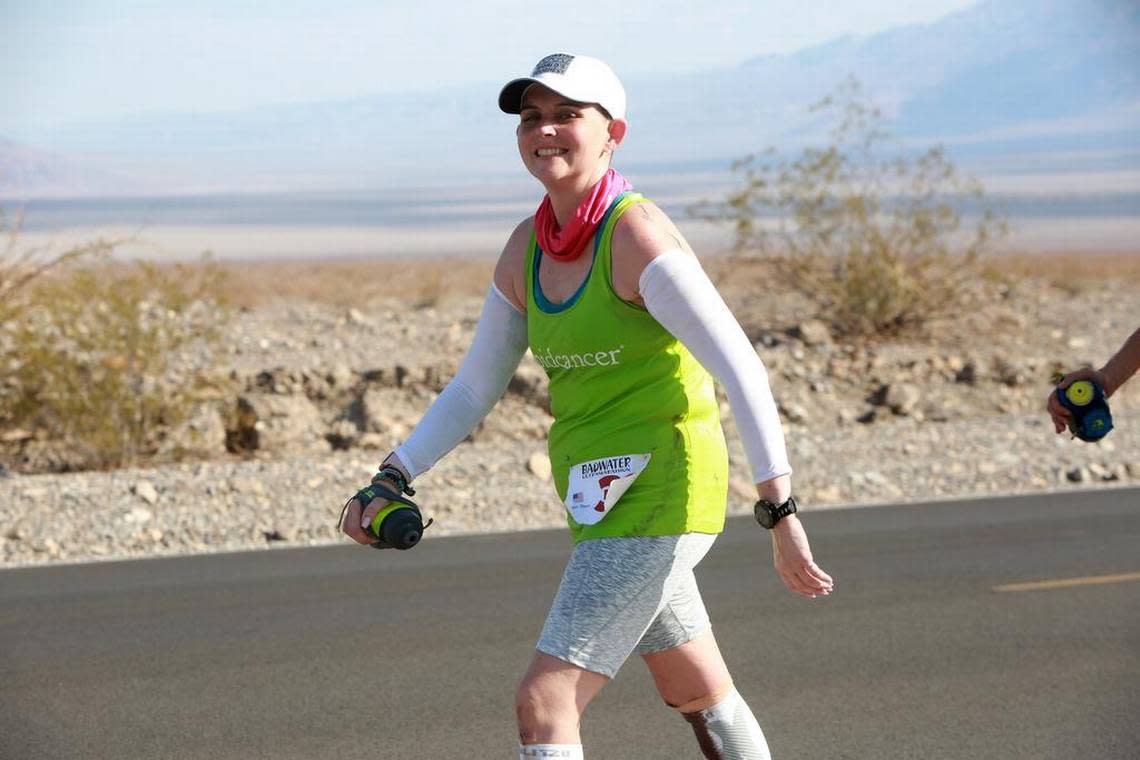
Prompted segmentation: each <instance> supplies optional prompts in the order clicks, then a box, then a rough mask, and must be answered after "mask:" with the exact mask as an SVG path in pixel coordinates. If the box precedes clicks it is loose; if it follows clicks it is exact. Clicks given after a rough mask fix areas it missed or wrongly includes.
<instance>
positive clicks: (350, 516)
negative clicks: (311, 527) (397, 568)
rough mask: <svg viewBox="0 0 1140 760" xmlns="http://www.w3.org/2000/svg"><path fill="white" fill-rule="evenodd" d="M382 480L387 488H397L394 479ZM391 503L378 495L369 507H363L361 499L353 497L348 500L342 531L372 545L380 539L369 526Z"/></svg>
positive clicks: (367, 544) (361, 542)
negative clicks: (361, 506)
mask: <svg viewBox="0 0 1140 760" xmlns="http://www.w3.org/2000/svg"><path fill="white" fill-rule="evenodd" d="M380 482H381V483H383V484H384V487H385V488H388V489H391V490H393V491H395V490H396V484H395V483H393V482H392V481H390V480H381V481H380ZM390 503H391V502H389V501H388V500H387V499H382V498H380V497H376V498H375V499H373V500H372V501H370V502H368V507H367V508H365V509H361V508H360V500H359V499H357V498H356V497H353V498H352V500H351V501H349V502H348V507H347V509H345V513H344V522H342V523H341V526H340V529H341V532H342V533H344V534H345V535H346V536H348V537H349V538H351V539H352V540H353V541H355V542H356V543H358V544H363V545H365V546H371V545H372V544H374V543H376V542H377V541H378V540H379V539H377V537H376V535H375V534H373V533H372V532H371V531H370V530H369V526H370V525H371V524H372V518H374V517H376V515H377V513H379V512H380V510H381V509H383V508H384V507H386V506H388V504H390Z"/></svg>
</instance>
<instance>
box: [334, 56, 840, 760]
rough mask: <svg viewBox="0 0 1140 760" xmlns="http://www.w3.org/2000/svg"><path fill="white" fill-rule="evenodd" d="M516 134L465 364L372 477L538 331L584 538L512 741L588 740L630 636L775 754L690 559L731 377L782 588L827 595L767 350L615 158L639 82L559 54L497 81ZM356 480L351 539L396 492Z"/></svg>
mask: <svg viewBox="0 0 1140 760" xmlns="http://www.w3.org/2000/svg"><path fill="white" fill-rule="evenodd" d="M499 106H500V108H501V109H502V110H503V111H505V112H507V113H509V114H518V116H519V124H518V128H517V132H516V134H517V140H518V148H519V153H520V155H521V157H522V161H523V164H524V166H525V167H526V168H527V170H528V171H529V172H530V173H531V174H532V175H533V176H534V177H535V178H536V179H537V180H538V181H539V182H540V183H541V184H542V186H543V188H544V189H545V190H546V196H545V198H544V199H543V201H542V204H541V205H540V206H539V208H538V210H537V212H536V213H535V214H534V216H533V217H529V218H527V219H525V220H524V221H522V222H521V223H520V224H519V225H518V226H517V227H516V228H515V230H514V232H513V234H512V235H511V236H510V239H509V240H508V242H507V244H506V246H505V248H504V250H503V253H502V255H501V256H500V258H499V261H498V263H497V265H496V268H495V273H494V280H493V283H492V285H491V288H490V292H489V293H488V295H487V298H486V301H485V303H484V306H483V312H482V314H481V316H480V319H479V323H478V326H477V328H476V331H475V337H474V339H473V342H472V345H471V348H470V349H469V351H468V354H467V356H466V357H465V358H464V360H463V363H462V364H461V366H460V368H459V370H458V372H457V374H456V377H455V378H454V379H453V380H452V381H451V382H450V383H449V384H448V386H447V387H446V388H445V389H444V391H443V392H442V393H441V394H440V396H439V398H438V399H437V400H436V401H435V402H434V403H433V404H432V405H431V407H430V408H429V409H428V411H427V412H426V414H425V415H424V417H423V419H422V420H421V421H420V423H419V424H418V425H417V426H416V428H415V430H414V431H413V432H412V434H411V435H410V436H409V438H408V440H407V441H405V442H404V443H403V444H402V445H400V446H399V447H397V449H396V450H395V451H394V452H393V453H392V454H390V455H389V456H388V457H387V458H386V459H385V461H384V464H383V465H382V466H381V472H380V473H379V475H378V478H380V479H381V481H384V482H386V483H387V484H388V485H389V486H390V487H391V488H392V489H393V490H402V489H406V487H407V483H409V482H411V481H412V480H413V479H414V478H415V477H416V476H418V475H420V474H421V473H423V472H424V471H426V470H428V469H429V468H430V467H431V466H432V465H434V464H435V462H437V461H438V460H439V459H440V458H441V457H442V456H444V455H445V454H446V453H447V452H448V451H450V450H451V449H452V448H454V446H455V445H457V444H458V443H459V442H460V441H462V440H463V439H464V438H466V436H467V435H468V433H469V432H470V431H471V430H472V429H473V428H474V426H475V425H476V424H478V422H479V420H481V419H482V418H483V416H485V415H486V414H487V412H488V411H490V409H491V408H492V407H493V406H494V405H495V403H496V402H497V401H498V399H499V398H500V397H501V396H502V394H503V392H504V391H505V389H506V387H507V384H508V382H509V380H510V378H511V377H512V375H513V373H514V371H515V369H516V367H517V366H518V363H519V361H520V360H521V358H522V356H523V354H524V353H525V352H526V350H527V348H529V349H530V350H531V353H532V354H533V355H534V357H535V359H537V360H538V362H539V363H540V364H541V365H542V366H543V367H544V368H545V370H546V373H547V375H548V377H549V380H550V399H551V411H552V414H553V417H554V423H553V425H552V426H551V429H550V434H549V451H550V461H551V464H552V467H553V477H554V484H555V488H556V490H557V492H558V496H559V498H560V499H561V500H562V502H563V504H564V506H565V508H566V511H567V522H568V525H569V528H570V532H571V535H572V538H573V541H574V549H573V553H572V554H571V557H570V560H569V562H568V564H567V567H566V570H565V573H564V575H563V578H562V582H561V585H560V587H559V589H558V593H557V595H556V597H555V599H554V602H553V605H552V607H551V610H550V613H549V616H548V617H547V620H546V623H545V626H544V627H543V630H542V633H541V635H540V637H539V641H538V643H537V646H536V652H535V655H534V659H533V660H532V662H531V664H530V667H529V669H528V670H527V672H526V675H525V676H524V677H523V679H522V682H521V683H520V684H519V687H518V692H517V697H516V711H517V717H518V729H519V741H520V748H519V757H520V758H543V757H555V758H582V757H583V750H582V746H581V739H580V736H579V730H578V726H579V719H580V717H581V714H582V712H583V710H584V709H585V708H586V706H587V705H588V704H589V703H590V701H591V700H592V699H593V698H594V696H596V695H597V694H598V692H599V691H600V690H601V689H602V687H603V686H605V684H606V683H608V682H609V681H610V680H611V679H612V678H613V677H614V676H615V675H616V673H617V671H618V669H619V668H620V667H621V665H622V664H623V663H624V662H625V660H626V659H627V658H628V657H629V656H630V655H631V654H632V653H634V652H636V653H637V654H638V655H640V656H641V657H642V659H643V660H644V661H645V663H646V665H647V666H648V667H649V669H650V671H651V672H652V674H653V678H654V681H655V683H656V685H657V689H658V691H659V692H660V694H661V697H662V698H663V699H664V701H665V702H666V703H667V704H668V705H669V706H671V707H672V708H675V709H676V710H677V711H678V712H679V713H680V714H681V716H682V717H683V718H684V719H685V720H686V721H688V722H689V723H690V724H691V725H692V727H693V731H694V733H695V734H696V737H697V741H698V743H699V745H700V748H701V751H702V752H703V753H704V755H705V757H708V758H768V757H769V754H768V747H767V744H766V742H765V739H764V735H763V733H762V731H761V729H760V726H759V725H758V723H757V721H756V718H755V717H754V716H753V714H752V712H751V710H750V709H749V707H748V705H747V704H745V702H744V700H743V699H742V698H741V696H740V694H739V693H738V692H737V691H736V689H735V688H734V686H733V683H732V678H731V676H730V675H729V672H728V669H727V667H726V666H725V663H724V660H723V659H722V657H721V654H720V651H719V649H718V648H717V644H716V639H715V638H714V636H713V633H712V630H711V626H710V623H709V619H708V615H707V613H706V611H705V607H704V604H703V602H702V601H701V596H700V592H699V590H698V588H697V584H696V579H695V576H694V574H693V568H694V567H695V566H696V564H697V563H698V562H699V561H700V560H701V558H702V557H703V556H704V555H705V554H706V553H707V552H708V550H709V548H710V547H711V546H712V544H713V542H714V541H715V539H716V536H717V534H718V533H720V531H721V530H722V529H723V527H724V518H725V506H726V500H727V481H728V456H727V451H726V447H725V442H724V436H723V432H722V430H721V427H720V418H719V409H718V404H717V400H716V395H715V392H714V386H713V377H714V376H715V377H716V378H717V379H718V380H719V381H720V382H721V383H722V384H723V386H724V387H725V390H726V393H727V395H728V398H729V403H730V404H731V407H732V411H733V415H734V417H735V419H736V422H737V427H738V428H739V430H740V434H741V438H742V440H743V442H744V446H745V451H746V453H747V455H748V460H749V464H750V467H751V472H752V478H753V481H754V482H755V483H756V487H757V495H758V497H759V498H758V501H757V502H756V506H755V511H756V516H757V519H758V521H759V522H760V523H761V524H762V525H763V526H764V527H765V528H767V529H768V530H769V532H770V534H771V540H772V549H773V556H774V561H775V566H776V570H777V572H778V573H779V575H780V577H781V579H782V580H783V582H784V584H785V585H786V586H787V587H788V589H790V590H791V591H793V592H795V593H797V594H800V595H802V596H805V597H809V598H814V597H817V596H824V595H827V594H828V593H830V591H831V590H832V580H831V578H830V577H829V576H828V575H827V574H826V573H825V572H824V571H823V570H821V569H820V568H819V566H818V565H816V564H815V562H814V561H813V559H812V554H811V550H810V548H809V545H808V540H807V536H806V534H805V532H804V529H803V526H802V525H801V524H800V522H799V520H798V518H797V516H796V514H795V511H796V503H795V500H794V499H793V498H792V494H791V467H790V466H789V464H788V458H787V453H786V449H785V444H784V437H783V431H782V429H781V426H780V420H779V416H778V414H777V411H776V405H775V402H774V400H773V398H772V394H771V392H770V390H769V385H768V378H767V374H766V371H765V369H764V366H763V364H762V363H761V362H760V360H759V358H758V357H757V355H756V352H755V351H754V350H753V348H752V345H751V344H750V342H749V341H748V339H747V338H746V336H745V335H744V332H743V330H742V329H741V328H740V326H739V324H738V323H737V322H736V320H735V318H734V317H733V316H732V314H731V313H730V312H729V310H728V308H727V307H726V306H725V304H724V302H723V300H722V299H721V298H720V296H719V294H718V293H717V291H716V289H715V288H714V286H713V285H712V283H711V282H710V281H709V279H708V277H707V276H706V275H705V273H704V271H703V270H702V269H701V266H700V264H699V262H698V261H697V258H696V257H695V256H694V254H693V252H692V250H691V249H690V247H689V245H688V243H687V242H686V241H685V239H684V237H683V236H682V235H681V233H680V231H679V230H678V229H677V227H676V226H675V225H674V224H673V223H672V221H671V220H670V219H669V218H668V216H666V215H665V214H664V213H663V212H662V211H661V210H660V209H659V208H657V207H656V206H655V205H654V204H653V203H652V202H651V201H649V200H647V199H645V198H644V197H642V196H641V195H640V194H638V193H636V192H634V191H633V189H632V187H631V186H630V184H629V183H628V182H627V181H626V180H625V179H624V178H623V177H622V176H621V175H620V174H619V173H618V172H617V171H616V170H615V169H614V168H613V167H612V165H611V164H612V159H613V156H614V152H615V151H616V150H617V148H618V146H619V145H620V144H621V143H622V141H623V140H624V138H625V136H626V131H627V123H626V121H625V110H626V96H625V91H624V88H623V87H622V85H621V82H620V81H619V80H618V78H617V76H615V75H614V73H613V71H611V70H610V68H609V67H608V66H607V65H606V64H605V63H603V62H602V61H599V60H597V59H594V58H589V57H586V56H576V55H568V54H555V55H550V56H547V57H546V58H543V59H542V60H541V61H539V63H538V65H537V66H536V67H535V68H534V70H533V71H532V72H531V74H530V75H529V76H526V77H521V78H519V79H514V80H512V81H510V82H508V83H507V85H506V86H505V87H503V89H502V92H501V93H500V96H499ZM386 503H387V502H385V501H384V500H383V499H375V500H372V501H371V502H369V503H368V504H366V505H365V506H364V507H363V508H362V507H361V504H360V503H359V502H358V501H356V500H354V501H352V502H350V504H349V508H348V511H347V516H346V518H345V520H344V525H343V530H344V532H345V533H346V534H348V535H349V536H350V537H352V538H353V539H354V540H356V541H357V542H359V543H362V544H369V543H374V542H375V541H376V536H375V535H373V534H372V533H370V532H369V531H368V530H367V526H368V525H369V524H370V522H371V519H372V517H373V516H374V515H375V514H376V513H377V512H378V511H379V510H380V509H381V508H382V507H383V506H384V505H385V504H386Z"/></svg>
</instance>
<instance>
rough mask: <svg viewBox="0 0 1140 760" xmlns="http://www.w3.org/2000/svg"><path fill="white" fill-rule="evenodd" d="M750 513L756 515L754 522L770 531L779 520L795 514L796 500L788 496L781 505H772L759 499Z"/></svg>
mask: <svg viewBox="0 0 1140 760" xmlns="http://www.w3.org/2000/svg"><path fill="white" fill-rule="evenodd" d="M752 511H753V512H754V513H755V515H756V522H758V523H760V524H761V525H763V526H764V527H765V528H767V529H768V530H772V528H775V527H776V523H778V522H780V520H783V519H784V518H785V517H787V516H788V515H794V514H795V513H796V499H795V497H794V496H789V497H788V500H787V501H785V502H784V503H783V504H773V503H772V502H770V501H766V500H764V499H760V500H758V501H757V502H756V503H755V504H754V505H753V506H752Z"/></svg>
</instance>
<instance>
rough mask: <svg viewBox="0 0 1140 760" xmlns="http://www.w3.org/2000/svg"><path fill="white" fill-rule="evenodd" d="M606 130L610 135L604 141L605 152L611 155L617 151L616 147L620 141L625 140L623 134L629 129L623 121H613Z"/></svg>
mask: <svg viewBox="0 0 1140 760" xmlns="http://www.w3.org/2000/svg"><path fill="white" fill-rule="evenodd" d="M607 129H608V130H609V133H610V139H608V140H606V150H608V151H610V152H611V153H612V152H613V151H614V150H616V149H617V146H619V145H621V141H622V140H624V139H625V133H626V130H628V129H629V125H628V124H627V123H626V121H625V119H613V120H611V121H610V123H609V126H608V127H607Z"/></svg>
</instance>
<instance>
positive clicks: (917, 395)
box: [883, 383, 922, 416]
mask: <svg viewBox="0 0 1140 760" xmlns="http://www.w3.org/2000/svg"><path fill="white" fill-rule="evenodd" d="M920 400H922V392H921V391H919V389H918V388H917V387H916V386H914V385H911V384H910V383H891V384H890V385H889V386H888V387H887V392H886V394H885V395H884V396H883V405H884V406H888V407H890V409H891V411H892V412H894V413H895V414H901V415H904V416H905V415H908V414H911V413H913V412H914V410H915V407H917V406H918V402H919V401H920Z"/></svg>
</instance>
